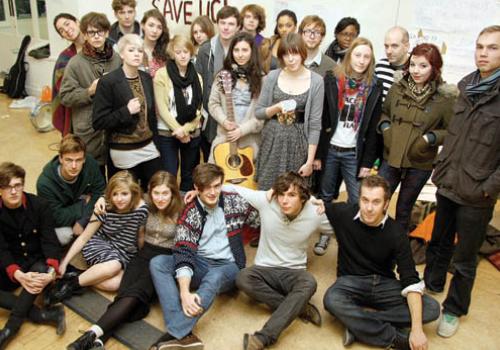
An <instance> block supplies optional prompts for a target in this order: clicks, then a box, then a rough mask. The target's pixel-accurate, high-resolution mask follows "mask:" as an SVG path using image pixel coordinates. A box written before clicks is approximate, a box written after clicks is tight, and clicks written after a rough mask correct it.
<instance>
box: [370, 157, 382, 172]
mask: <svg viewBox="0 0 500 350" xmlns="http://www.w3.org/2000/svg"><path fill="white" fill-rule="evenodd" d="M379 167H380V159H377V160H376V161H375V163H373V167H372V168H371V169H370V175H377V174H378V168H379Z"/></svg>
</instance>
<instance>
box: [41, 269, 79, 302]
mask: <svg viewBox="0 0 500 350" xmlns="http://www.w3.org/2000/svg"><path fill="white" fill-rule="evenodd" d="M81 292H83V291H82V287H80V284H79V283H78V275H75V274H73V275H71V276H70V277H64V278H62V279H61V280H59V281H57V282H56V283H55V285H54V287H53V288H52V289H51V290H49V291H47V293H46V295H45V298H44V304H45V305H46V306H48V305H54V304H57V303H60V302H62V301H63V300H66V299H69V298H71V297H72V296H73V295H74V294H79V293H81Z"/></svg>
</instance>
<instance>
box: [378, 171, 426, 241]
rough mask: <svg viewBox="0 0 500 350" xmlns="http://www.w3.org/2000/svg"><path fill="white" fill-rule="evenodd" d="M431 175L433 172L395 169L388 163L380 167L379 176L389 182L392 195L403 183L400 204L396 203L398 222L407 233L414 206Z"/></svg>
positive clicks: (399, 196)
mask: <svg viewBox="0 0 500 350" xmlns="http://www.w3.org/2000/svg"><path fill="white" fill-rule="evenodd" d="M431 174H432V170H420V169H415V168H394V167H392V166H390V165H389V164H387V162H386V161H383V162H382V165H381V166H380V170H379V175H380V176H382V177H383V178H385V179H386V180H387V181H388V182H389V186H390V188H391V193H394V191H396V188H398V185H399V183H401V187H400V189H399V195H398V202H397V203H396V221H397V222H399V224H400V225H401V226H402V227H403V229H404V230H405V231H406V232H407V233H408V228H409V226H410V217H411V211H412V210H413V206H414V205H415V202H416V201H417V198H418V195H419V194H420V191H422V188H424V185H425V183H426V182H427V180H429V177H430V176H431Z"/></svg>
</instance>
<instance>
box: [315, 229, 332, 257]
mask: <svg viewBox="0 0 500 350" xmlns="http://www.w3.org/2000/svg"><path fill="white" fill-rule="evenodd" d="M328 243H330V235H325V234H323V233H322V234H320V235H319V240H318V241H317V242H316V244H315V245H314V254H316V255H325V253H326V249H327V248H328Z"/></svg>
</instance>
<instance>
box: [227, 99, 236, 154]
mask: <svg viewBox="0 0 500 350" xmlns="http://www.w3.org/2000/svg"><path fill="white" fill-rule="evenodd" d="M225 96H226V117H227V120H229V121H230V122H234V121H235V118H234V108H233V93H232V92H226V93H225ZM229 152H230V153H231V155H235V154H238V147H237V145H236V142H230V143H229Z"/></svg>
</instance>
